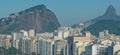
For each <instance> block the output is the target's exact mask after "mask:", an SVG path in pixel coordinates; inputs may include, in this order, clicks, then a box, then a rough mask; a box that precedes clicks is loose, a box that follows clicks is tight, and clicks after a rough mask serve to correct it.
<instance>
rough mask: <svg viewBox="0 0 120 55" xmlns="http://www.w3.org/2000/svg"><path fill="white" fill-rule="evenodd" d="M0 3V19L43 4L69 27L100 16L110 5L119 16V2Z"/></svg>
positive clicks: (29, 0) (45, 0) (49, 0)
mask: <svg viewBox="0 0 120 55" xmlns="http://www.w3.org/2000/svg"><path fill="white" fill-rule="evenodd" d="M0 2H1V3H0V18H2V17H8V16H9V14H11V13H15V12H19V11H22V10H25V9H26V8H29V7H32V6H36V5H39V4H44V5H46V7H47V8H48V9H50V10H52V11H53V12H54V13H55V14H56V16H57V18H58V20H59V21H60V24H61V25H63V26H71V25H73V24H77V23H80V22H84V21H86V20H90V19H93V18H96V17H98V16H101V15H103V14H104V13H105V11H106V9H107V7H108V6H109V5H110V4H111V5H113V6H114V7H115V9H116V10H117V14H118V15H120V7H119V5H120V0H69V1H68V0H12V1H11V0H1V1H0Z"/></svg>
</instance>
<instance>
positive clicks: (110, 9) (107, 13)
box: [105, 5, 116, 15]
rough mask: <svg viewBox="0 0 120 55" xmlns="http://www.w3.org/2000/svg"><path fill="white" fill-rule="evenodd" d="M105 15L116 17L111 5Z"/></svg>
mask: <svg viewBox="0 0 120 55" xmlns="http://www.w3.org/2000/svg"><path fill="white" fill-rule="evenodd" d="M105 15H116V9H115V8H114V7H113V6H112V5H109V6H108V8H107V11H106V13H105Z"/></svg>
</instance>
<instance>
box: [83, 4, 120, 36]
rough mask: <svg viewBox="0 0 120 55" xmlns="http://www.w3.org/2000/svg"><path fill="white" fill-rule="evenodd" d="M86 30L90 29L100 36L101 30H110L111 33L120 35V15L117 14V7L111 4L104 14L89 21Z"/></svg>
mask: <svg viewBox="0 0 120 55" xmlns="http://www.w3.org/2000/svg"><path fill="white" fill-rule="evenodd" d="M86 24H88V26H87V28H85V29H84V30H85V31H90V32H91V33H92V34H94V35H96V36H98V35H99V32H101V31H103V30H109V31H110V33H111V34H116V35H120V31H118V30H120V26H119V25H120V16H118V15H117V14H116V9H115V8H114V7H113V6H112V5H110V6H109V7H108V8H107V11H106V12H105V14H104V15H102V16H100V17H97V18H95V19H92V20H90V21H88V22H86Z"/></svg>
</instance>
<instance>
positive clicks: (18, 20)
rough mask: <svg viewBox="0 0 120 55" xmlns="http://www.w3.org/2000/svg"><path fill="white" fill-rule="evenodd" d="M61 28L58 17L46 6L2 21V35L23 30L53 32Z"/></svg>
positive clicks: (0, 27) (34, 8)
mask: <svg viewBox="0 0 120 55" xmlns="http://www.w3.org/2000/svg"><path fill="white" fill-rule="evenodd" d="M58 27H60V23H59V21H58V20H57V17H56V15H55V14H54V13H53V12H52V11H51V10H49V9H47V8H46V6H45V5H43V4H42V5H37V6H34V7H31V8H28V9H26V10H24V11H21V12H18V13H12V14H10V16H9V17H7V18H1V19H0V33H7V34H9V33H11V32H16V31H19V30H21V29H23V30H26V31H28V30H30V29H35V30H36V32H51V31H54V30H55V29H57V28H58Z"/></svg>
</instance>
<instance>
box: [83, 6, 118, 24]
mask: <svg viewBox="0 0 120 55" xmlns="http://www.w3.org/2000/svg"><path fill="white" fill-rule="evenodd" d="M100 20H116V21H118V20H120V16H118V15H117V14H116V9H115V8H114V7H113V6H112V5H109V7H108V8H107V10H106V12H105V14H104V15H102V16H99V17H96V18H95V19H92V20H89V21H87V22H85V24H86V25H87V26H89V25H91V24H94V23H96V22H98V21H100Z"/></svg>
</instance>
